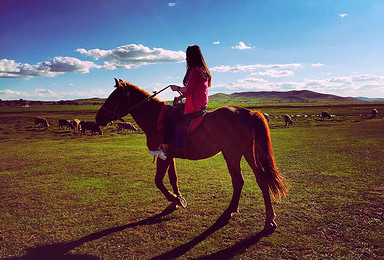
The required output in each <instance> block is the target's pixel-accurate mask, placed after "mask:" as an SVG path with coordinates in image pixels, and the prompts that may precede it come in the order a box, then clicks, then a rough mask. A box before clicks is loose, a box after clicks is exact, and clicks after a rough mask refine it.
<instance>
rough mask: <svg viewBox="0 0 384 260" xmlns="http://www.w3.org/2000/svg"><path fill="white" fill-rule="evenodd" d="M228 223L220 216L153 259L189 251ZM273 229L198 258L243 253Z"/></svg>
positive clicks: (230, 256)
mask: <svg viewBox="0 0 384 260" xmlns="http://www.w3.org/2000/svg"><path fill="white" fill-rule="evenodd" d="M226 224H228V221H221V220H220V218H219V219H218V220H217V221H216V222H215V223H214V224H213V225H212V226H211V227H209V228H208V229H207V230H205V231H204V232H203V233H201V234H200V235H199V236H197V237H195V238H194V239H192V240H191V241H189V242H188V243H185V244H183V245H180V246H178V247H176V248H174V249H172V250H171V251H168V252H166V253H164V254H162V255H159V256H156V257H154V258H152V260H159V259H174V258H177V257H180V256H182V255H184V254H185V253H187V252H188V251H189V250H191V249H192V248H193V247H194V246H196V245H197V244H199V243H200V242H202V241H204V240H205V239H206V238H207V237H208V236H210V235H212V234H213V233H215V232H216V231H217V230H219V229H221V228H222V227H224V226H225V225H226ZM273 231H274V230H262V231H261V232H259V233H257V234H256V235H254V236H251V237H249V238H247V239H244V240H242V241H240V242H238V243H237V244H235V245H233V246H231V247H228V248H226V249H223V250H221V251H218V252H216V253H213V254H211V255H208V256H203V257H199V258H197V259H230V258H232V257H234V256H236V255H238V254H241V253H243V252H244V251H245V250H246V249H247V248H248V247H250V246H252V245H255V244H257V243H258V242H259V241H260V239H261V238H262V237H266V236H269V235H270V234H272V233H273Z"/></svg>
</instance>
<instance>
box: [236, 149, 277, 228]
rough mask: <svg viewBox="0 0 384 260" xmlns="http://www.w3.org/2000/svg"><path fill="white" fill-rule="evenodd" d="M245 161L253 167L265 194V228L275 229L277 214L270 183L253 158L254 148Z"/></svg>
mask: <svg viewBox="0 0 384 260" xmlns="http://www.w3.org/2000/svg"><path fill="white" fill-rule="evenodd" d="M244 157H245V160H246V161H247V163H248V164H249V166H250V167H251V169H252V171H253V173H254V174H255V176H256V181H257V184H258V185H259V187H260V189H261V192H262V193H263V198H264V204H265V210H266V218H265V226H264V229H266V230H267V229H275V228H276V223H275V221H274V220H275V217H276V215H275V212H274V210H273V206H272V202H271V196H270V194H269V187H268V183H267V180H266V177H265V174H264V172H263V171H262V169H261V168H258V167H257V165H256V162H255V159H254V157H253V149H252V146H250V147H249V149H247V152H246V153H245V154H244Z"/></svg>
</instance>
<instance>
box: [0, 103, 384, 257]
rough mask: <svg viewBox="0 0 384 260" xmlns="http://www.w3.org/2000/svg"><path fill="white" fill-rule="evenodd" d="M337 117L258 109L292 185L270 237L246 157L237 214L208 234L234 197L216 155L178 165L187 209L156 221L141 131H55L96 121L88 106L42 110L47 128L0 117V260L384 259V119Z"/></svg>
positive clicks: (29, 119) (355, 111)
mask: <svg viewBox="0 0 384 260" xmlns="http://www.w3.org/2000/svg"><path fill="white" fill-rule="evenodd" d="M334 109H335V110H334V111H330V112H331V114H336V117H333V118H332V119H331V120H326V121H322V120H320V119H319V118H318V117H307V118H304V117H294V126H293V127H285V126H284V123H283V121H282V119H281V118H280V117H275V116H281V115H284V114H294V115H298V114H300V115H304V114H307V115H310V114H316V113H321V111H323V110H327V107H323V108H321V107H315V108H314V107H301V108H286V107H281V108H279V107H276V108H262V112H267V113H269V114H270V115H273V117H272V121H271V128H272V129H271V135H272V142H273V148H274V153H275V157H276V161H277V164H278V167H279V169H280V171H281V172H282V174H283V175H284V176H285V178H286V179H287V182H288V183H289V186H290V194H289V195H288V196H287V197H286V198H285V199H284V200H283V201H282V202H281V203H280V204H274V205H275V209H276V213H277V224H278V228H277V230H276V231H275V232H274V233H273V234H272V235H270V236H267V237H261V236H260V235H258V233H259V232H260V231H261V229H262V227H263V225H264V210H265V209H264V205H263V200H262V197H261V192H260V189H259V188H258V186H257V184H256V182H255V178H254V176H253V173H252V172H251V170H250V169H249V167H248V166H247V165H246V163H245V161H244V160H243V161H242V169H243V174H244V178H245V185H244V188H243V193H242V198H241V201H240V213H239V214H237V215H236V216H235V217H234V218H233V219H232V220H231V221H230V222H229V223H228V224H227V225H225V226H223V227H221V228H219V229H215V226H212V225H213V224H214V222H215V221H216V219H217V218H218V217H219V216H220V214H221V213H222V212H223V210H224V209H225V208H226V207H227V206H228V203H229V201H230V198H231V195H232V185H231V181H230V176H229V174H228V171H227V169H226V166H225V161H224V159H223V158H222V156H221V155H217V156H215V157H212V158H209V159H205V160H200V161H188V160H178V161H177V169H178V174H179V185H180V190H181V192H182V194H183V195H184V196H185V198H186V199H187V201H188V208H186V209H182V210H178V211H175V212H174V213H172V214H170V215H168V216H165V217H162V218H160V220H153V219H151V218H150V217H152V216H154V215H156V214H158V213H160V212H161V211H162V210H163V209H164V208H165V207H166V206H167V205H168V203H167V201H166V200H165V199H164V197H163V195H162V194H161V193H160V191H158V190H157V188H156V186H155V184H154V177H155V168H156V166H155V164H152V160H153V158H152V157H151V156H150V155H149V153H148V152H147V148H146V146H145V136H144V135H143V134H142V133H125V134H117V131H116V128H115V127H113V126H112V127H109V128H107V129H105V134H104V135H103V136H99V135H94V136H91V135H85V136H79V135H77V134H75V133H73V132H72V131H71V130H59V129H58V122H57V120H58V119H60V118H64V119H72V118H80V119H82V120H83V119H86V120H92V119H93V118H94V116H95V113H96V111H95V110H88V109H85V110H81V111H71V110H69V109H66V108H65V109H61V110H57V111H48V110H47V111H46V112H44V111H40V112H38V114H39V116H44V117H46V118H47V119H48V121H49V122H50V124H51V125H52V127H50V128H49V129H44V128H35V127H34V122H33V117H34V116H36V113H33V112H26V111H21V112H15V111H14V112H12V113H0V148H1V151H2V153H0V161H1V162H0V201H1V204H0V258H7V257H21V256H26V258H28V257H33V256H34V257H35V258H37V259H38V258H41V257H42V256H44V257H48V258H51V259H57V258H58V257H60V256H63V254H66V255H67V257H68V258H70V257H71V256H73V257H75V256H77V257H86V256H88V257H91V256H93V257H95V259H97V258H99V259H151V258H153V257H155V256H159V255H162V254H167V253H170V252H173V251H172V250H176V251H177V250H178V251H177V252H179V253H178V254H176V256H178V257H179V258H180V259H191V258H192V259H194V258H199V257H205V256H208V257H211V258H214V257H220V258H223V256H224V257H226V258H229V257H233V258H234V259H380V258H384V242H383V241H384V215H383V212H384V170H383V167H382V166H383V164H382V163H383V158H384V119H382V117H379V118H377V119H367V117H365V115H368V114H369V111H370V110H369V109H367V107H359V106H356V107H344V108H343V107H337V108H334ZM367 111H368V112H367ZM379 111H384V109H380V108H379ZM360 115H362V116H360ZM126 119H127V120H128V121H131V122H132V119H131V118H130V117H127V118H126ZM165 182H166V185H167V186H168V187H169V188H170V185H169V184H168V180H167V179H165ZM147 218H149V220H148V221H145V220H146V219H147Z"/></svg>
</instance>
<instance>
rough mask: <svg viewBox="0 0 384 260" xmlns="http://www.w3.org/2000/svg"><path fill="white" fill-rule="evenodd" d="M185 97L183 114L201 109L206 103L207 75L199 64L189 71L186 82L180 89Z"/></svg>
mask: <svg viewBox="0 0 384 260" xmlns="http://www.w3.org/2000/svg"><path fill="white" fill-rule="evenodd" d="M180 92H181V93H183V94H184V95H185V97H186V100H185V108H184V114H190V113H194V112H199V111H201V108H202V107H204V106H206V105H207V104H208V77H207V76H206V75H205V73H204V72H203V71H201V69H200V68H199V66H194V67H193V68H192V69H191V71H190V72H189V75H188V78H187V84H186V86H185V87H182V88H181V89H180Z"/></svg>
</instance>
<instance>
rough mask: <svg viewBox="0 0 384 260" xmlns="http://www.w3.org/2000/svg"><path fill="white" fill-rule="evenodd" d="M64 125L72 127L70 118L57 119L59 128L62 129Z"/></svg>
mask: <svg viewBox="0 0 384 260" xmlns="http://www.w3.org/2000/svg"><path fill="white" fill-rule="evenodd" d="M64 126H66V127H67V128H71V129H73V124H72V122H71V121H70V120H66V119H59V129H63V130H64Z"/></svg>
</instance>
